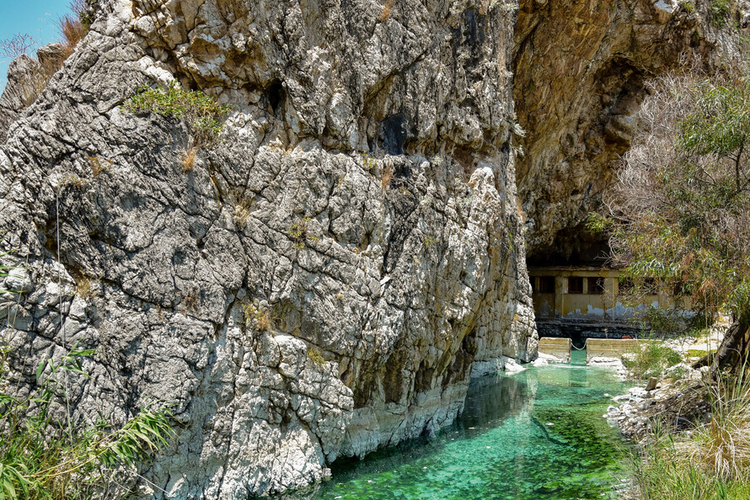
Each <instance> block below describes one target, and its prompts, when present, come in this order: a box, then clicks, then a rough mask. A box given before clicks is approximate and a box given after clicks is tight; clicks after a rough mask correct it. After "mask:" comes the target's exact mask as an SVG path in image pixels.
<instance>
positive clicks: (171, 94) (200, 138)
mask: <svg viewBox="0 0 750 500" xmlns="http://www.w3.org/2000/svg"><path fill="white" fill-rule="evenodd" d="M124 107H125V109H127V110H128V111H130V112H132V113H136V114H139V113H148V112H153V113H157V114H160V115H163V116H170V117H175V118H180V119H183V120H185V123H186V124H187V125H188V128H189V129H190V133H191V135H192V136H193V140H194V144H193V146H194V147H202V146H211V145H213V144H215V143H216V142H217V141H218V139H219V134H220V133H221V130H222V129H223V127H224V118H225V117H226V115H227V113H229V110H230V109H231V108H230V107H229V106H222V105H221V104H219V103H217V102H216V101H215V100H214V99H213V98H212V97H210V96H207V95H206V94H204V93H203V92H201V91H200V90H195V91H189V90H183V89H182V88H181V87H180V86H179V85H178V84H177V83H176V82H172V85H170V86H169V87H166V88H164V87H159V88H151V87H141V88H140V89H138V92H137V93H136V94H135V95H134V96H133V97H131V98H130V99H128V101H127V102H126V103H125V105H124Z"/></svg>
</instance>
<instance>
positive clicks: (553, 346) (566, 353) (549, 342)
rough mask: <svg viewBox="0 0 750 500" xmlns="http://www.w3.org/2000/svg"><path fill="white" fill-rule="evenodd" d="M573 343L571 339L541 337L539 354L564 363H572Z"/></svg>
mask: <svg viewBox="0 0 750 500" xmlns="http://www.w3.org/2000/svg"><path fill="white" fill-rule="evenodd" d="M572 345H573V341H572V340H570V339H569V338H552V337H541V338H540V339H539V346H538V349H539V353H541V354H548V355H550V356H554V357H556V358H558V359H559V360H560V361H561V362H563V363H570V348H571V347H572Z"/></svg>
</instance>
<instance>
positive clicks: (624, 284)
mask: <svg viewBox="0 0 750 500" xmlns="http://www.w3.org/2000/svg"><path fill="white" fill-rule="evenodd" d="M617 288H618V292H617V293H618V295H632V294H633V293H635V283H633V280H632V279H630V278H620V280H619V284H618V287H617Z"/></svg>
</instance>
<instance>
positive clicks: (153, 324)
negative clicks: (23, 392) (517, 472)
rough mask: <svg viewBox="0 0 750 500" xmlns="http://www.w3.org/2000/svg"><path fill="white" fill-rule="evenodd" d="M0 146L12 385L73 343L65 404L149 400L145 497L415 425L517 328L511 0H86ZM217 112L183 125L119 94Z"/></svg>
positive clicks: (269, 468)
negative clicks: (151, 415) (184, 93)
mask: <svg viewBox="0 0 750 500" xmlns="http://www.w3.org/2000/svg"><path fill="white" fill-rule="evenodd" d="M100 5H101V8H102V12H101V13H100V15H99V17H98V20H97V21H96V22H95V23H94V25H93V26H92V31H91V33H89V35H88V36H87V38H86V39H85V40H84V42H83V44H82V45H81V46H80V47H79V48H78V49H77V50H76V52H75V53H74V54H73V55H72V56H71V57H70V58H69V59H68V60H67V61H66V63H65V66H64V67H63V69H62V70H61V71H59V72H58V73H57V74H56V76H55V77H54V78H53V79H52V80H51V82H50V84H49V86H48V88H47V89H46V90H45V91H44V92H43V93H42V94H41V96H40V97H39V99H38V100H37V102H35V103H34V104H33V105H32V106H31V107H30V108H29V109H28V110H27V111H26V112H25V113H24V115H23V116H22V117H21V118H19V119H18V120H17V122H16V123H15V124H14V125H13V126H12V127H11V129H10V131H9V134H8V138H7V141H6V143H5V144H4V145H3V146H2V148H0V198H2V202H1V203H0V233H2V234H3V235H4V238H3V240H2V247H3V249H5V250H11V249H13V250H14V253H12V254H10V255H6V256H4V257H3V261H4V262H7V263H10V264H17V265H23V270H22V271H20V270H19V271H14V273H13V274H12V275H11V276H9V277H8V278H6V279H5V281H4V282H3V283H0V286H2V287H4V288H6V289H11V288H13V289H18V290H23V291H24V293H23V294H22V295H21V296H20V299H18V300H16V299H15V298H14V297H13V296H6V297H4V300H5V301H6V303H7V305H8V308H7V314H6V316H5V319H7V320H8V326H5V327H4V328H3V330H2V334H3V336H4V338H5V339H7V342H8V343H9V345H10V346H11V347H12V349H13V353H14V355H13V356H12V357H11V358H10V360H9V368H10V369H11V371H10V374H9V377H10V378H11V380H13V381H16V380H17V381H19V382H22V384H21V387H27V386H28V385H30V384H33V383H35V381H34V369H35V367H36V366H37V365H38V363H39V362H40V361H42V360H43V359H45V358H49V357H55V358H58V359H59V358H60V357H61V356H62V355H63V354H64V353H65V352H66V351H68V350H69V349H70V348H71V347H72V346H73V345H75V344H76V343H77V344H78V346H79V347H86V348H92V349H95V350H96V355H95V356H94V357H93V358H92V359H87V360H85V362H84V369H85V370H86V371H87V372H89V373H90V374H91V377H90V378H88V379H84V378H81V379H76V380H75V381H74V383H72V384H71V386H70V387H69V394H70V396H71V398H70V399H71V401H72V402H73V407H74V411H75V413H76V415H77V416H81V417H83V418H86V419H94V418H96V416H97V415H99V414H104V415H111V416H112V418H113V420H115V421H117V422H123V421H124V419H126V418H127V417H129V416H131V415H133V413H134V412H136V411H138V409H139V408H142V407H143V406H144V405H145V404H147V402H148V401H153V400H156V401H166V402H169V403H171V404H173V405H174V411H175V415H176V418H177V420H178V422H179V426H178V428H177V430H178V435H177V437H176V439H175V441H174V444H173V445H172V446H171V447H170V448H169V449H168V450H167V451H166V452H165V453H164V454H162V456H160V457H159V459H158V460H156V461H155V462H154V463H153V464H151V465H150V466H149V468H148V470H145V471H144V475H145V476H146V477H147V478H148V479H149V480H150V481H152V482H153V484H155V486H153V487H152V486H149V485H148V484H147V483H143V484H142V485H141V486H140V490H139V491H140V494H141V495H142V496H144V497H148V498H165V497H168V498H196V499H197V498H206V499H208V498H211V499H215V498H225V499H235V498H244V497H245V496H247V495H249V494H256V493H267V492H273V491H282V490H285V489H288V488H294V487H299V486H303V485H305V484H308V483H310V482H314V481H317V480H319V479H321V478H322V477H323V476H324V475H325V474H326V473H327V469H326V467H327V464H329V463H330V462H331V461H332V460H334V459H335V458H336V457H338V456H341V455H363V454H365V453H367V452H369V451H372V450H374V449H376V448H377V447H380V446H386V445H389V444H394V443H396V442H398V441H400V440H402V439H405V438H408V437H412V436H417V435H419V434H421V433H423V432H427V433H430V432H433V431H434V430H436V429H438V428H439V427H440V426H442V425H445V424H447V423H449V422H450V421H452V419H453V418H455V416H456V413H457V412H458V411H459V410H460V408H461V407H462V405H463V400H464V397H465V394H466V390H467V386H468V381H469V377H470V373H471V368H472V364H473V363H474V362H475V361H481V362H483V363H485V364H487V363H490V364H492V362H493V360H496V359H500V360H504V359H505V358H503V356H505V357H510V358H515V359H519V360H522V361H529V360H531V359H532V358H533V357H534V356H535V354H536V337H535V332H534V323H533V316H532V311H533V309H532V307H531V302H530V298H529V296H530V288H529V285H528V278H527V276H526V269H525V263H524V255H525V247H524V240H523V234H522V222H521V219H520V215H519V212H518V208H517V202H516V188H515V175H514V165H513V156H512V153H511V147H510V141H511V134H512V130H513V128H514V123H515V122H514V112H513V104H512V98H511V95H510V77H511V73H510V71H509V69H510V68H509V65H510V55H511V54H510V51H511V49H512V33H513V23H514V21H515V7H514V6H513V4H507V5H506V4H502V5H501V4H499V3H496V2H478V1H473V0H459V1H455V2H452V3H450V4H446V3H444V2H441V1H437V0H434V1H433V0H428V1H419V2H418V1H416V0H405V1H400V2H386V3H385V4H380V3H377V2H371V1H364V0H355V1H352V2H338V1H325V2H323V1H322V0H321V1H313V2H296V1H292V0H288V1H287V0H285V1H274V2H255V1H252V2H251V1H247V2H245V1H225V0H205V1H195V2H192V1H180V2H178V1H166V0H150V1H145V0H136V1H134V2H128V1H125V0H109V1H100ZM173 79H176V80H177V81H179V82H180V83H181V84H182V85H183V86H184V87H186V88H190V87H192V88H201V89H203V90H204V91H206V92H207V93H210V94H211V95H214V96H215V97H216V98H217V99H218V100H219V101H221V102H223V103H226V104H229V105H231V106H232V107H233V111H232V112H231V114H230V116H229V118H228V120H227V122H226V125H225V127H224V131H223V132H222V135H221V142H220V143H219V144H218V145H216V146H215V147H214V148H212V149H210V150H207V149H203V150H199V151H198V153H197V155H196V158H195V161H194V163H193V164H192V165H191V166H190V168H185V167H184V166H183V159H184V157H185V151H186V150H187V149H188V148H189V147H190V145H191V144H192V143H191V138H190V137H189V129H188V127H187V125H186V124H185V123H183V122H181V121H180V120H178V119H174V118H168V117H163V116H159V115H156V114H143V115H137V116H136V115H133V114H131V113H129V112H128V111H126V110H124V109H123V108H121V104H122V103H123V102H125V100H126V99H127V98H129V97H130V96H132V95H133V94H134V93H135V92H136V90H137V89H138V87H139V86H141V85H145V84H149V85H155V84H157V83H162V84H167V83H169V82H170V81H172V80H173Z"/></svg>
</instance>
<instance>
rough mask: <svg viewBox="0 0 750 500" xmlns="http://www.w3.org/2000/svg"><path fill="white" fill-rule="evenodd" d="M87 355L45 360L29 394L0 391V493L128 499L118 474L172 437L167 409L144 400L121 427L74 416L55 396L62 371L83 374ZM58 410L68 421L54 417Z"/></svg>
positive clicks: (6, 499)
mask: <svg viewBox="0 0 750 500" xmlns="http://www.w3.org/2000/svg"><path fill="white" fill-rule="evenodd" d="M5 353H6V354H7V350H6V351H5ZM90 355H92V351H90V350H77V349H76V348H75V347H74V348H73V349H72V350H71V352H70V353H69V354H68V355H66V356H65V357H63V359H62V360H61V361H60V363H59V364H55V363H54V362H53V361H52V360H51V359H50V360H48V361H47V362H45V363H43V364H41V365H40V366H39V368H38V369H37V379H38V380H40V381H41V383H40V384H39V385H38V387H37V388H36V390H34V391H32V392H31V394H30V395H28V396H27V397H25V398H17V397H14V396H12V395H9V394H7V393H5V392H0V428H2V431H0V499H3V500H16V499H18V500H21V499H29V500H37V499H40V500H41V499H46V500H57V499H60V500H62V499H65V500H78V499H88V498H92V497H101V498H112V499H114V498H123V497H125V496H126V495H127V494H128V493H129V492H128V491H127V489H126V488H125V487H123V486H122V485H120V484H118V481H114V480H113V478H115V477H117V478H124V477H126V475H125V474H126V473H131V474H135V471H136V465H137V464H138V463H139V462H141V461H143V460H147V459H149V458H150V456H151V455H152V454H153V453H155V452H156V451H158V450H159V449H160V448H161V447H162V446H163V445H165V444H166V443H167V439H168V438H169V437H170V436H171V434H172V432H173V431H172V428H171V425H170V420H171V413H170V411H169V410H167V409H161V410H153V409H151V408H148V407H147V408H145V409H143V410H142V411H141V412H140V413H138V414H137V415H136V416H135V417H133V418H132V419H130V420H129V421H128V422H127V423H126V424H125V425H124V426H123V427H122V428H120V429H114V428H113V427H112V425H111V424H109V423H108V422H106V421H105V420H104V419H103V418H100V419H99V421H97V422H96V423H95V424H93V425H85V424H83V423H82V422H73V421H71V419H70V415H69V413H68V412H67V403H65V404H63V403H64V402H63V403H60V402H57V401H56V395H57V396H58V397H59V394H60V393H61V392H62V398H63V399H64V400H65V399H67V398H66V396H65V392H64V389H63V383H62V379H61V375H62V374H65V376H66V377H67V376H75V375H74V374H76V373H77V374H79V375H80V376H85V373H84V372H83V370H82V367H81V361H80V360H81V358H83V357H86V356H90ZM42 379H43V381H42ZM1 383H2V380H0V385H2V386H4V385H5V384H1ZM53 409H54V410H53ZM60 409H62V410H63V411H65V414H67V417H66V421H65V422H59V421H56V420H53V419H52V417H51V416H50V415H51V414H53V413H56V411H55V410H60Z"/></svg>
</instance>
